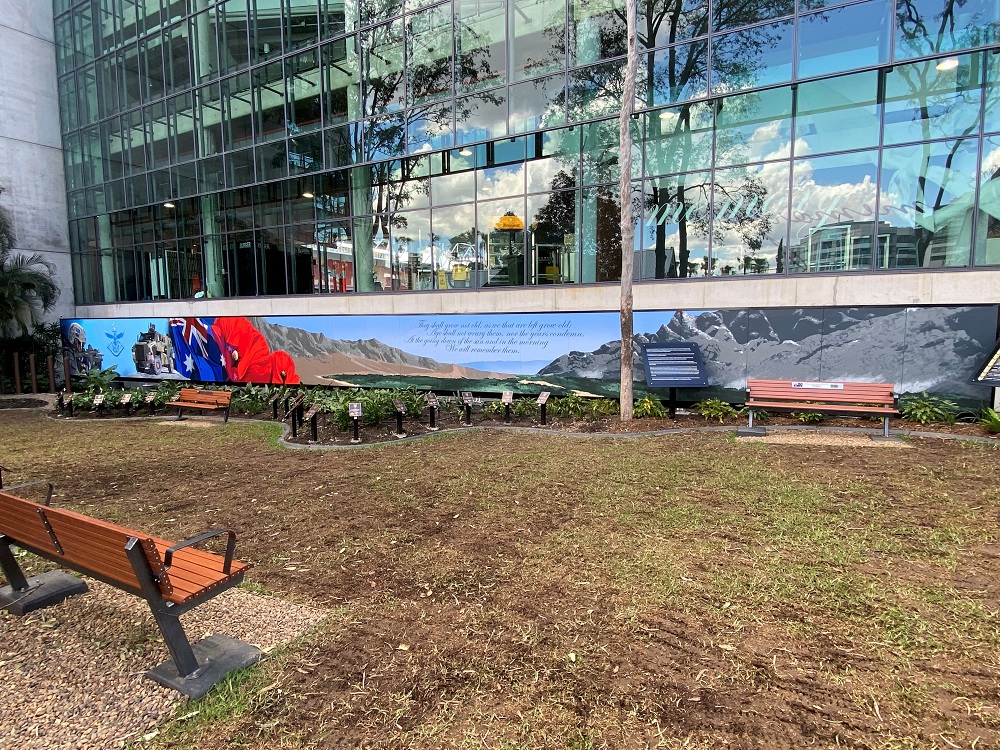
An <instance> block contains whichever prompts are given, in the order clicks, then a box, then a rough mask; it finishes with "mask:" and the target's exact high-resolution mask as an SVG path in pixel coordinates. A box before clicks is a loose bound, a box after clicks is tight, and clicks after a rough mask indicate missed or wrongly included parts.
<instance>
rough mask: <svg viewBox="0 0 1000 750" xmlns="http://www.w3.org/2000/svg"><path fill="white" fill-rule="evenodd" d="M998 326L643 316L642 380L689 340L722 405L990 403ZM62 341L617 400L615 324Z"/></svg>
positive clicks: (458, 325)
mask: <svg viewBox="0 0 1000 750" xmlns="http://www.w3.org/2000/svg"><path fill="white" fill-rule="evenodd" d="M997 319H998V307H997V306H995V305H993V306H965V307H909V308H902V307H879V308H876V307H866V308H800V309H777V310H766V309H753V308H745V309H736V310H688V311H676V310H660V311H640V312H636V313H635V322H634V330H635V331H636V332H637V333H636V334H635V339H634V342H633V348H634V355H633V361H634V366H635V379H636V380H637V381H639V382H640V383H641V381H642V380H643V377H644V376H643V369H642V363H641V360H640V358H639V351H640V347H641V344H643V343H646V342H650V343H671V342H679V341H686V342H692V343H696V344H698V346H699V347H700V349H701V352H702V355H703V358H704V360H705V363H706V368H707V371H708V377H709V383H710V386H711V387H712V388H713V389H715V390H718V391H720V392H722V393H725V392H729V391H742V389H743V388H744V386H745V384H746V379H747V377H756V378H777V379H796V380H798V379H802V380H856V381H888V382H893V383H895V384H896V386H897V389H898V390H899V391H900V392H918V391H925V390H926V391H931V392H939V393H947V394H951V395H956V396H962V397H964V398H967V399H986V398H988V396H989V389H987V388H984V387H982V386H977V385H973V384H971V383H970V380H971V378H972V377H973V375H974V374H975V372H976V370H977V368H978V367H979V366H980V365H981V364H982V361H983V360H984V358H985V357H986V356H988V354H989V351H990V348H991V346H992V345H993V343H994V341H995V340H996V334H997ZM63 335H64V337H65V343H66V347H67V350H68V351H69V352H70V353H71V354H72V362H73V365H72V366H73V368H74V370H75V371H76V372H86V371H88V370H90V369H92V368H95V367H96V368H99V369H102V368H108V367H111V366H114V367H115V368H116V371H117V373H118V374H119V375H121V376H123V377H129V378H149V379H157V380H158V379H165V378H166V379H180V380H191V381H197V382H205V383H288V384H294V383H300V382H301V383H306V384H325V385H332V386H366V387H402V386H408V385H415V386H418V387H437V388H442V389H452V388H454V389H459V388H462V389H470V388H471V389H475V390H479V391H483V392H489V391H499V390H502V389H508V388H512V389H514V390H517V391H520V392H537V391H538V390H542V389H551V390H555V391H556V392H560V391H564V390H565V391H570V390H572V391H579V392H582V393H589V394H593V395H615V394H616V393H617V381H618V368H619V365H618V362H619V353H620V341H619V333H618V314H617V312H589V313H537V314H536V313H512V314H482V315H368V316H336V315H327V316H319V315H317V316H308V317H293V316H275V317H265V318H238V317H225V318H223V317H219V318H170V319H167V318H149V319H147V318H116V319H72V320H64V321H63ZM694 397H698V396H694ZM734 400H737V399H734Z"/></svg>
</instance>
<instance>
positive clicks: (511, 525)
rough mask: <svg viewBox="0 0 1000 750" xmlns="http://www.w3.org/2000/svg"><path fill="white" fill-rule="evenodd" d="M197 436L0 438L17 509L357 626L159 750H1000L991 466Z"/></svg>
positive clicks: (2, 418)
mask: <svg viewBox="0 0 1000 750" xmlns="http://www.w3.org/2000/svg"><path fill="white" fill-rule="evenodd" d="M191 421H192V423H193V422H206V423H212V426H211V427H205V428H200V429H181V428H180V426H179V425H183V424H184V423H173V424H171V423H162V424H161V423H158V422H156V421H152V420H144V421H134V422H120V421H116V422H109V421H104V420H89V421H87V420H75V421H69V420H53V419H50V418H48V417H46V416H44V415H42V414H41V413H39V412H7V413H3V414H0V431H2V433H3V434H4V436H5V439H4V441H3V447H2V449H0V463H3V464H4V465H5V466H7V467H8V468H10V469H11V470H12V473H11V475H10V480H11V481H27V480H30V479H48V480H51V481H54V482H55V484H56V487H57V497H56V500H55V501H56V502H58V503H65V504H67V505H70V506H72V507H74V508H76V509H79V510H82V511H85V512H89V513H92V514H94V515H98V516H100V517H102V518H107V519H109V520H112V521H115V522H118V523H123V524H125V525H129V526H133V527H138V528H142V529H144V530H148V531H150V532H153V533H156V534H158V535H160V536H164V537H176V538H183V537H186V536H189V535H191V534H194V533H197V532H199V531H202V530H204V529H205V528H207V527H210V526H232V527H234V528H236V529H237V530H238V531H239V533H240V546H239V554H240V556H241V557H242V558H243V559H248V560H250V561H252V562H253V563H254V564H255V565H256V567H255V569H254V571H253V572H252V574H251V584H252V585H253V586H254V587H259V588H263V589H266V590H268V591H270V592H272V593H276V594H279V595H281V596H284V597H286V598H288V599H290V600H295V601H301V602H303V603H309V604H314V605H316V606H320V607H322V608H324V609H327V610H331V611H332V612H333V613H334V614H333V615H332V616H331V617H329V618H328V620H327V621H326V622H325V624H324V625H323V626H321V628H320V629H319V630H318V631H317V632H316V633H315V634H313V635H310V636H308V637H307V638H306V639H305V640H303V641H300V642H299V643H298V644H296V645H295V646H293V647H292V648H291V649H290V651H288V652H287V653H286V654H285V656H284V657H283V658H282V659H281V660H280V661H272V662H270V663H265V664H263V665H262V666H261V667H259V669H261V670H273V673H271V674H268V675H266V676H265V677H264V678H262V679H261V680H260V681H259V683H260V685H262V686H267V688H268V692H267V699H266V700H264V699H263V698H262V697H261V696H260V695H258V694H257V693H256V692H251V693H250V694H249V695H247V696H246V700H245V701H243V702H242V703H241V704H240V705H239V707H236V708H232V709H229V710H227V711H214V712H211V714H212V716H213V718H212V720H211V721H205V722H204V723H201V724H198V725H197V727H196V728H192V727H191V726H190V722H184V723H183V724H180V723H179V724H178V725H176V726H174V727H165V728H164V731H163V732H162V733H161V734H160V735H159V737H158V738H157V740H156V743H159V744H160V745H161V746H163V747H185V748H187V747H202V748H225V747H235V746H243V745H247V746H251V745H252V746H259V745H261V744H263V745H266V746H269V747H287V748H342V747H343V748H347V747H365V748H399V747H407V748H469V747H482V748H497V749H500V748H503V749H505V750H507V749H511V748H553V747H555V748H578V749H582V748H652V747H664V748H719V747H733V748H774V749H776V750H777V749H778V748H782V749H784V748H798V747H807V746H808V747H823V748H835V747H853V748H887V749H888V748H948V747H961V748H987V747H996V746H1000V621H998V618H997V612H998V609H1000V584H998V581H1000V532H998V529H997V518H998V514H1000V489H998V487H997V483H996V471H997V466H998V458H1000V452H998V450H997V448H996V447H995V446H992V445H981V444H970V443H963V442H960V441H945V440H934V439H909V441H908V445H909V446H910V449H908V450H900V449H889V448H886V447H885V445H884V444H883V445H880V444H878V443H875V442H872V441H869V444H857V443H852V444H849V445H829V444H822V442H821V441H817V442H804V443H801V444H771V443H765V442H759V441H758V442H754V443H744V442H742V441H739V442H738V441H736V440H733V439H732V438H730V437H729V436H727V435H724V434H721V433H700V434H696V433H691V434H683V435H669V436H659V437H641V438H635V439H631V440H628V441H626V442H622V441H620V440H609V439H601V438H598V437H594V438H592V439H590V438H588V439H580V438H566V437H560V436H557V435H546V434H528V433H523V432H501V431H490V430H477V431H466V432H461V431H456V432H451V433H448V434H442V435H440V436H439V437H436V438H433V439H429V440H424V441H417V442H410V443H401V444H387V445H382V446H372V447H369V448H366V449H364V450H360V451H352V452H346V453H345V452H333V453H331V452H322V453H317V452H300V451H286V450H282V449H280V448H278V447H276V446H275V445H274V438H275V437H276V427H275V426H274V425H266V424H253V423H244V422H238V423H231V424H229V425H226V426H223V425H221V424H220V423H219V422H220V421H221V420H213V419H212V418H207V419H204V420H191ZM702 424H704V422H703V421H702ZM876 428H877V426H876ZM0 669H2V668H0ZM208 700H209V701H211V698H209V699H208ZM210 705H211V704H210V703H209V704H208V706H210ZM204 710H205V713H209V712H210V710H209V708H205V709H204Z"/></svg>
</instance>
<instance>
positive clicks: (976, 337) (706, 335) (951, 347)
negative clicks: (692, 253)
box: [538, 307, 996, 398]
mask: <svg viewBox="0 0 1000 750" xmlns="http://www.w3.org/2000/svg"><path fill="white" fill-rule="evenodd" d="M668 314H669V313H664V315H665V316H666V315H668ZM995 326H996V308H995V307H988V308H986V307H959V308H955V307H952V308H905V309H900V308H865V309H859V308H829V309H826V310H817V309H798V310H732V311H730V310H720V311H712V312H703V313H701V314H698V315H692V314H689V313H685V312H683V311H678V312H676V313H674V314H673V316H672V317H671V318H670V319H669V320H668V321H666V322H665V323H664V324H663V325H661V326H660V327H659V328H658V329H657V330H655V331H654V332H651V333H638V334H636V335H635V336H634V338H633V342H634V343H633V348H634V352H633V358H632V361H633V367H634V371H635V378H636V380H639V381H641V380H644V378H645V376H644V374H643V369H642V360H641V357H640V351H641V345H642V344H643V343H672V342H679V341H687V342H693V343H696V344H698V346H699V348H700V349H701V353H702V357H703V358H704V360H705V366H706V369H707V372H708V379H709V383H711V384H712V385H718V386H723V387H727V388H743V387H744V385H745V384H746V378H747V377H748V376H749V377H755V378H775V379H781V380H800V379H801V380H855V381H890V382H893V383H895V384H896V385H897V386H898V387H899V389H900V390H901V391H903V392H914V391H923V390H929V391H943V392H948V393H953V394H961V395H967V396H971V397H976V398H982V397H984V395H985V390H984V389H983V388H982V387H981V386H973V385H970V384H969V379H970V378H971V376H972V375H973V374H974V373H975V371H976V369H977V368H978V367H979V365H980V364H981V363H982V361H983V359H984V358H985V356H986V355H987V354H988V351H989V348H990V346H991V345H992V343H993V340H994V339H993V334H994V330H995ZM620 351H621V349H620V343H619V342H618V341H611V342H608V343H606V344H604V345H603V346H601V347H600V348H598V349H596V350H594V351H592V352H570V353H568V354H565V355H563V356H561V357H558V358H557V359H555V360H553V361H552V362H550V363H549V364H548V365H546V366H545V367H543V368H542V369H541V370H539V372H538V374H539V375H565V376H571V377H573V376H575V377H586V378H602V379H615V380H616V379H617V378H618V372H619V361H620V360H619V353H620Z"/></svg>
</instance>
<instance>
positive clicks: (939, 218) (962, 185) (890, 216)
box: [876, 138, 979, 268]
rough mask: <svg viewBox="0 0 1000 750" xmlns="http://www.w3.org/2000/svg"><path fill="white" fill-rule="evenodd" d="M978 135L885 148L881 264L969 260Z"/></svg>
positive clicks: (960, 263) (909, 265)
mask: <svg viewBox="0 0 1000 750" xmlns="http://www.w3.org/2000/svg"><path fill="white" fill-rule="evenodd" d="M976 146H977V144H976V139H974V138H967V139H965V140H962V141H941V142H938V143H925V144H920V145H916V146H903V147H902V148H890V149H885V150H884V151H883V152H882V175H881V178H880V180H879V188H880V191H881V192H880V203H879V219H880V223H879V242H878V247H877V248H876V257H877V263H878V267H879V268H912V267H920V268H939V267H943V266H966V265H968V264H969V245H970V243H971V241H972V213H973V207H974V196H975V192H974V191H975V186H976V177H975V176H976V173H977V172H978V171H979V170H978V169H977V161H976Z"/></svg>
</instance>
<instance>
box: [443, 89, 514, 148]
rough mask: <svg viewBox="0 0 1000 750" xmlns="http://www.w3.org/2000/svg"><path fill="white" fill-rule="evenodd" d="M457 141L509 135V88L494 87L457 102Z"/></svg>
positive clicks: (473, 140)
mask: <svg viewBox="0 0 1000 750" xmlns="http://www.w3.org/2000/svg"><path fill="white" fill-rule="evenodd" d="M455 119H456V122H457V124H458V132H457V133H456V138H455V142H456V143H459V144H461V143H474V142H475V141H485V140H488V139H489V138H497V137H501V136H505V135H507V90H506V89H493V90H492V91H483V92H482V93H479V94H473V95H472V96H466V97H463V98H461V99H458V100H457V101H456V102H455Z"/></svg>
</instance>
